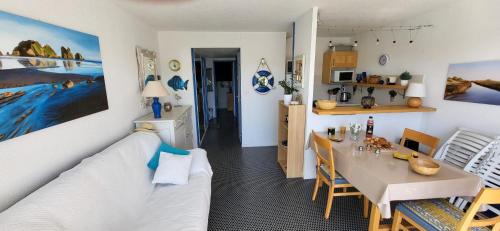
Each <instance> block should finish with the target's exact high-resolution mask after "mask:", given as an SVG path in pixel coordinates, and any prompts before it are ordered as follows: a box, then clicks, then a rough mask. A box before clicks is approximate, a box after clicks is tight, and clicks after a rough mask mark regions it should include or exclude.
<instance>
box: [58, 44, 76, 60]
mask: <svg viewBox="0 0 500 231" xmlns="http://www.w3.org/2000/svg"><path fill="white" fill-rule="evenodd" d="M61 57H62V58H63V59H74V58H75V56H73V53H71V48H69V47H68V48H65V47H61Z"/></svg>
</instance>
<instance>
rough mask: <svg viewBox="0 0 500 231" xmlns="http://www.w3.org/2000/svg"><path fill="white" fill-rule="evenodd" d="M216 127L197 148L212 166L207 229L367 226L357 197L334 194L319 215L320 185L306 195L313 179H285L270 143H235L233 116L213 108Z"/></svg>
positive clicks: (321, 203) (323, 200)
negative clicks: (327, 211) (315, 192)
mask: <svg viewBox="0 0 500 231" xmlns="http://www.w3.org/2000/svg"><path fill="white" fill-rule="evenodd" d="M219 116H220V118H219V119H220V121H219V124H220V127H219V128H215V127H211V128H210V129H208V131H207V134H206V137H205V140H204V142H203V144H202V148H204V149H206V150H207V153H208V159H209V161H210V164H211V165H212V168H213V172H214V175H213V178H212V198H211V205H210V215H209V222H208V223H209V224H208V229H209V230H345V231H347V230H367V229H368V219H363V217H362V201H361V200H360V199H357V198H356V197H340V198H335V200H334V202H333V203H334V204H333V208H332V215H331V217H330V219H329V220H325V219H324V217H323V213H324V209H325V206H326V190H325V189H326V187H323V189H321V190H320V191H319V193H318V198H317V199H316V202H314V203H313V202H312V201H311V193H312V188H313V184H314V180H303V179H288V180H287V179H286V178H285V176H284V174H283V173H282V171H281V169H280V168H279V166H278V165H277V163H276V147H255V148H241V147H240V144H239V141H238V134H237V133H238V129H237V127H236V121H235V120H234V118H233V116H232V114H231V113H228V112H227V111H224V112H221V113H219Z"/></svg>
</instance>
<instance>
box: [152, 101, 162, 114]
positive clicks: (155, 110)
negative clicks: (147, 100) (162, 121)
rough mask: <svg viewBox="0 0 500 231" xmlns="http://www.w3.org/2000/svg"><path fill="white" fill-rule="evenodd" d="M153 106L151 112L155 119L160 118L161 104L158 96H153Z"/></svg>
mask: <svg viewBox="0 0 500 231" xmlns="http://www.w3.org/2000/svg"><path fill="white" fill-rule="evenodd" d="M151 107H152V108H153V114H154V117H155V119H158V118H161V104H160V101H159V98H158V97H153V104H151Z"/></svg>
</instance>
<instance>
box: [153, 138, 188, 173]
mask: <svg viewBox="0 0 500 231" xmlns="http://www.w3.org/2000/svg"><path fill="white" fill-rule="evenodd" d="M161 152H168V153H172V154H176V155H188V154H189V151H186V150H184V149H180V148H176V147H172V146H170V145H168V144H166V143H163V142H162V143H161V145H160V147H159V148H158V150H156V152H155V154H154V155H153V157H152V158H151V160H149V163H148V168H150V169H152V170H156V168H158V163H159V162H160V153H161Z"/></svg>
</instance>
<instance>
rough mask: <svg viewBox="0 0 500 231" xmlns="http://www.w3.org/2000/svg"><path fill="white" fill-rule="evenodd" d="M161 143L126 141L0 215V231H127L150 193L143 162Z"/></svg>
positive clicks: (141, 138) (148, 136)
mask: <svg viewBox="0 0 500 231" xmlns="http://www.w3.org/2000/svg"><path fill="white" fill-rule="evenodd" d="M159 145H160V139H159V137H158V136H157V135H156V134H152V133H134V134H132V135H130V136H128V137H126V138H124V139H123V140H121V141H119V142H117V143H115V144H114V145H112V146H110V147H109V148H107V149H106V150H104V151H103V152H101V153H98V154H95V155H94V156H92V157H90V158H87V159H85V160H83V161H82V162H81V163H80V164H78V165H77V166H76V167H74V168H72V169H70V170H68V171H66V172H64V173H62V174H61V175H60V176H59V177H58V178H56V179H55V180H53V181H51V182H49V183H48V184H47V185H45V186H43V187H42V188H40V189H39V190H37V191H35V192H33V193H32V194H30V195H29V196H28V197H26V198H24V199H23V200H21V201H20V202H18V203H17V204H15V205H13V206H12V207H11V208H9V209H8V210H6V211H5V212H3V213H1V214H0V230H40V228H39V227H43V226H39V224H41V223H43V225H47V226H51V228H50V229H44V230H76V231H78V230H129V229H130V225H131V224H133V223H132V222H133V221H134V220H135V219H136V218H137V217H138V216H139V215H140V208H142V207H143V206H144V204H145V203H146V201H147V200H148V198H149V196H150V195H151V194H152V192H153V190H154V186H153V185H151V171H150V170H149V169H148V168H146V167H145V164H146V163H147V161H148V159H149V158H150V157H151V156H152V154H153V153H154V151H155V150H156V149H157V147H158V146H159ZM27 211H29V212H27ZM29 224H33V226H32V227H30V228H23V227H22V226H29ZM21 225H22V226H21Z"/></svg>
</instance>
